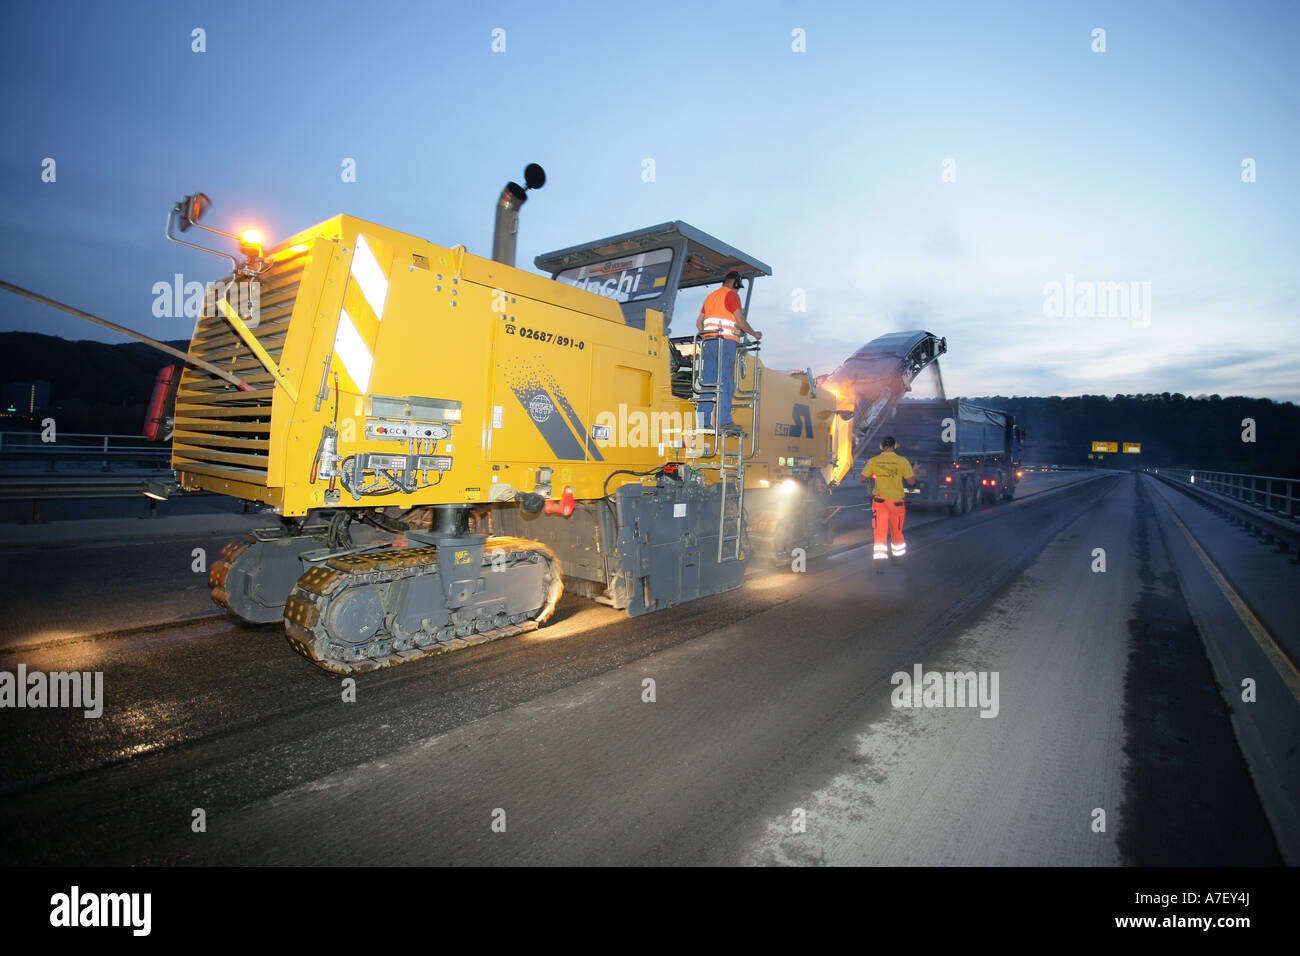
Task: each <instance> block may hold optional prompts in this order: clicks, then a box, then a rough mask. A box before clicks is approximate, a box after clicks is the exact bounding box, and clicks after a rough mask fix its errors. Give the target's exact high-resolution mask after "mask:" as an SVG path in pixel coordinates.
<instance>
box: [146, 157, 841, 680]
mask: <svg viewBox="0 0 1300 956" xmlns="http://www.w3.org/2000/svg"><path fill="white" fill-rule="evenodd" d="M544 181H545V176H544V173H543V172H542V170H541V168H540V167H538V166H536V165H533V166H530V167H529V168H528V169H527V170H526V171H525V182H526V184H527V188H538V187H540V186H541V185H542V184H543V183H544ZM526 198H527V189H526V188H525V187H522V186H519V185H518V184H516V183H509V184H508V185H507V186H506V187H505V189H504V190H503V192H502V194H501V197H500V199H499V201H498V204H497V221H496V231H495V236H494V242H493V247H494V248H493V258H491V259H485V258H480V257H478V256H475V255H471V254H470V253H468V252H467V251H466V250H465V248H464V247H463V246H439V245H435V244H433V243H431V242H428V241H426V240H424V239H419V238H416V237H414V236H410V235H406V234H404V233H400V232H396V231H394V230H392V229H388V228H385V227H383V226H380V225H376V224H374V223H370V222H365V221H363V220H360V219H355V218H353V217H350V216H343V215H340V216H336V217H334V218H332V219H328V220H326V221H325V222H322V223H320V224H319V225H316V226H313V227H311V228H310V229H306V230H303V231H302V232H299V233H297V234H295V235H292V236H289V237H287V238H285V239H283V240H282V241H281V242H279V243H277V244H275V245H269V246H265V247H264V246H263V245H262V244H261V243H260V237H258V236H255V235H248V234H245V235H244V236H242V237H233V236H232V237H231V238H232V239H236V241H237V242H238V244H239V248H240V255H239V256H228V258H230V259H231V261H232V263H233V269H232V272H231V274H230V275H229V276H227V277H226V278H225V279H223V280H222V281H220V282H217V283H214V284H212V285H210V286H209V289H208V298H207V301H206V303H205V307H204V309H203V312H202V315H201V316H200V318H199V320H198V322H197V324H196V327H195V330H194V336H193V340H192V342H191V344H190V348H189V354H188V364H187V367H186V369H185V371H184V373H183V375H182V376H181V378H180V381H179V385H178V388H177V392H176V397H175V411H174V420H173V425H174V433H173V453H172V454H173V457H172V467H173V468H174V470H175V472H176V482H177V484H178V485H179V486H180V488H182V489H185V490H200V489H201V490H205V491H209V492H217V493H220V494H224V495H231V496H235V497H237V498H242V499H245V500H247V501H253V502H260V503H262V504H263V505H266V506H269V509H270V510H271V511H273V512H274V513H276V514H278V515H279V526H278V527H274V528H270V529H267V530H264V531H258V532H255V533H253V534H251V535H248V536H247V537H245V538H243V539H241V540H238V541H233V542H231V543H230V544H228V545H226V547H225V548H224V549H223V550H222V552H221V557H220V559H219V560H217V561H215V562H213V565H212V567H211V570H210V583H211V586H212V594H213V597H214V598H215V599H216V601H217V602H218V603H220V604H221V605H222V606H224V607H226V608H228V609H229V611H230V612H231V613H232V614H234V615H236V616H237V617H239V618H242V619H244V620H246V621H251V622H270V621H277V620H280V619H283V620H284V624H285V629H286V631H287V633H288V637H289V641H290V643H291V644H292V645H293V647H294V648H295V649H297V650H298V651H299V652H300V653H302V654H303V655H304V656H305V657H307V658H309V659H310V660H312V661H314V662H315V663H316V664H318V665H320V666H321V667H323V668H326V669H328V670H331V671H335V672H339V673H349V672H355V671H366V670H371V669H374V668H378V667H383V666H386V665H390V664H395V663H400V662H403V661H407V660H411V659H415V658H419V657H423V656H426V655H429V654H435V653H440V652H442V651H446V650H450V649H455V648H460V647H464V646H466V645H469V644H476V643H481V642H483V641H486V640H492V639H495V638H500V637H506V636H509V635H512V634H518V633H520V632H523V631H526V630H529V629H532V628H535V627H537V626H538V625H540V624H542V623H544V622H545V621H546V620H547V618H548V617H549V616H550V615H551V613H552V612H553V611H554V609H555V606H556V602H557V601H558V599H559V597H560V595H561V592H562V589H563V588H564V587H565V586H567V587H568V588H569V589H570V590H571V591H574V592H576V593H578V594H580V595H583V596H585V597H587V598H590V599H592V600H595V601H599V602H601V603H604V604H607V605H610V606H612V607H614V608H618V609H622V610H625V611H626V612H627V613H628V614H629V615H640V614H645V613H647V612H650V611H654V610H657V609H661V608H667V607H671V606H673V605H676V604H680V603H682V602H684V601H691V600H695V599H698V598H703V597H707V596H709V595H713V594H717V593H719V592H723V591H727V590H730V589H733V588H737V587H739V586H741V584H742V583H743V580H744V577H745V570H746V566H747V565H748V564H749V562H750V561H752V560H755V559H756V558H761V559H763V560H771V559H772V558H774V557H781V556H783V555H786V554H788V553H789V552H790V551H791V549H793V548H795V547H799V548H804V549H806V550H807V551H808V552H810V553H812V552H815V550H816V549H818V548H820V547H822V546H824V545H825V544H827V543H828V542H829V538H830V514H831V511H830V509H828V508H827V507H826V500H827V486H828V483H831V482H835V481H838V480H839V478H841V477H843V475H844V474H845V473H846V472H847V470H848V469H849V468H850V467H851V463H852V462H851V450H852V436H851V426H852V421H851V419H852V413H851V405H850V406H846V407H845V408H844V409H837V398H836V395H835V394H834V392H832V391H831V390H830V389H828V388H824V387H821V386H818V385H816V384H815V382H814V379H813V377H812V373H811V371H806V372H805V371H799V372H785V371H775V370H771V369H767V368H765V367H764V366H763V363H762V361H761V360H760V359H759V357H758V351H759V346H758V344H757V343H751V342H744V343H742V344H741V346H740V349H739V352H738V357H737V368H736V378H735V382H736V391H735V399H734V402H733V408H734V418H735V422H736V423H737V424H738V425H739V426H740V428H739V429H736V430H725V429H724V430H721V431H719V432H717V433H715V432H714V431H711V430H706V429H703V428H699V427H697V415H696V406H697V403H698V402H700V401H701V400H716V399H717V397H718V395H717V392H718V386H717V383H716V382H711V381H706V380H704V378H703V368H704V363H703V362H702V360H701V355H702V353H701V342H700V340H699V339H698V338H697V337H695V336H694V335H693V334H692V335H682V336H673V335H670V334H669V333H670V326H671V323H672V321H673V307H674V304H675V302H676V300H677V296H678V293H679V292H680V291H681V290H684V289H690V288H693V287H697V286H705V285H710V284H717V283H720V282H721V281H722V279H723V277H724V276H725V275H726V274H727V273H728V272H732V271H735V272H738V273H739V274H740V275H741V277H742V278H743V280H744V281H745V282H746V283H748V286H749V288H748V292H747V297H746V300H745V306H746V309H748V306H749V297H750V296H752V293H753V280H754V279H755V278H757V277H759V276H767V275H770V274H771V270H770V269H769V268H768V267H767V266H766V265H765V264H763V263H762V262H760V261H758V260H757V259H754V258H752V257H751V256H748V255H746V254H745V253H743V252H740V251H739V250H737V249H734V248H732V247H731V246H729V245H727V244H725V243H722V242H719V241H718V240H716V239H714V238H712V237H711V236H708V235H706V234H705V233H703V232H701V231H699V230H698V229H695V228H693V227H691V226H689V225H687V224H686V223H684V222H667V223H663V224H661V225H657V226H652V227H650V228H646V229H639V230H636V231H634V232H628V233H624V234H623V235H618V236H613V237H611V238H608V239H602V240H599V241H597V242H590V243H586V244H583V245H578V246H573V247H570V248H567V249H562V250H559V251H557V252H553V253H549V254H547V255H542V256H539V257H537V259H536V260H535V264H536V265H537V267H538V268H539V270H541V271H542V272H545V273H547V274H548V275H549V277H544V276H541V275H537V274H534V273H531V272H528V271H524V270H522V269H518V268H515V266H514V255H515V250H514V246H515V238H516V234H517V229H518V214H519V209H520V207H521V206H522V204H523V203H524V202H525V201H526ZM206 205H207V198H206V197H205V196H203V194H201V193H200V194H195V195H194V196H190V197H186V199H185V200H182V202H180V203H178V204H176V206H175V207H174V208H173V210H172V213H171V217H170V218H169V220H168V228H167V234H168V237H169V238H173V239H176V240H177V241H183V240H181V239H180V238H179V236H177V235H174V230H175V229H176V228H177V227H179V229H180V230H181V231H186V230H188V229H189V228H191V227H194V226H199V223H198V218H199V216H200V215H201V214H202V212H203V210H204V208H205V206H206ZM200 228H203V229H208V230H209V231H216V230H211V229H210V227H207V226H202V227H200ZM222 235H228V234H224V233H223V234H222ZM187 244H189V245H194V246H196V248H205V247H203V246H199V245H198V244H196V243H187ZM207 251H216V250H211V249H208V250H207ZM747 314H748V312H747ZM681 318H682V319H683V320H684V321H683V322H682V323H681V324H682V325H685V326H687V327H689V329H690V330H691V331H692V332H694V319H695V316H694V315H693V314H692V315H685V316H682V317H681Z"/></svg>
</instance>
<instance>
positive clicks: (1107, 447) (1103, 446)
mask: <svg viewBox="0 0 1300 956" xmlns="http://www.w3.org/2000/svg"><path fill="white" fill-rule="evenodd" d="M1092 450H1093V451H1109V452H1117V451H1119V442H1115V441H1095V442H1093V443H1092Z"/></svg>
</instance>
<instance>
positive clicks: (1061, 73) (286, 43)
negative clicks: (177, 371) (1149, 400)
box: [0, 0, 1300, 401]
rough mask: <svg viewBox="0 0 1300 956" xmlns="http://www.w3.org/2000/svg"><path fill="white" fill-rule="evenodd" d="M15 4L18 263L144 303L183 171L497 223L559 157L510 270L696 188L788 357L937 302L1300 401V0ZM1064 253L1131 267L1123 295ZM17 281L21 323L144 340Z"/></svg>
mask: <svg viewBox="0 0 1300 956" xmlns="http://www.w3.org/2000/svg"><path fill="white" fill-rule="evenodd" d="M0 16H3V22H4V30H3V31H0V74H2V75H3V80H4V82H3V86H2V89H3V94H2V95H3V97H4V116H5V134H4V138H3V142H2V143H0V277H2V278H4V279H7V280H9V281H11V282H14V283H17V284H19V285H22V286H26V287H29V288H32V289H35V290H37V291H39V292H43V293H44V294H46V295H50V296H53V297H54V298H58V299H62V300H65V301H67V302H70V303H71V304H73V305H76V306H79V307H81V308H84V309H87V310H89V311H92V312H96V313H99V314H101V315H104V316H105V317H106V318H109V319H112V320H113V321H116V322H119V323H121V324H124V325H127V326H130V327H133V328H137V329H139V330H140V331H142V332H144V333H146V334H149V335H153V336H156V337H160V338H167V339H178V338H188V336H189V333H190V330H191V327H192V320H189V319H184V318H174V319H168V318H155V317H154V315H153V314H152V311H151V310H152V305H153V301H154V294H153V291H152V289H153V286H154V284H155V283H156V282H159V281H170V280H171V278H172V276H173V275H174V274H175V273H182V274H183V275H184V276H185V279H186V280H190V281H194V280H197V281H206V280H210V279H213V278H216V277H217V276H218V275H219V274H220V273H221V271H222V268H221V263H220V261H219V260H217V259H215V258H213V257H209V256H205V255H203V254H202V253H199V252H195V251H192V250H187V249H185V248H183V247H180V246H176V245H174V244H171V243H168V242H166V241H165V240H164V239H163V236H162V230H163V223H164V219H165V217H166V213H167V210H168V208H169V207H170V205H171V203H173V202H174V201H175V200H176V199H178V198H179V197H180V196H182V195H183V194H185V193H189V192H194V191H196V190H200V189H201V190H203V191H204V192H206V193H207V194H208V195H209V196H211V197H212V199H213V200H214V202H215V205H214V206H213V208H212V211H211V213H210V219H208V220H205V221H209V222H211V224H212V225H214V226H217V227H219V228H224V229H228V230H234V229H236V228H240V227H243V226H245V225H257V226H259V227H260V228H261V229H262V230H263V232H264V233H265V234H266V235H267V236H268V238H271V239H275V238H278V237H280V236H283V235H286V234H289V233H291V232H295V231H297V230H299V229H301V228H304V227H306V226H308V225H311V224H313V223H315V222H318V221H320V220H323V219H326V218H328V217H329V216H331V215H334V214H336V213H339V212H345V213H349V214H352V215H356V216H360V217H362V218H365V219H369V220H372V221H375V222H378V223H382V224H384V225H387V226H391V227H393V228H396V229H400V230H403V231H405V232H409V233H413V234H416V235H419V236H422V237H424V238H427V239H429V240H432V241H434V242H437V243H439V244H442V245H454V244H457V243H462V244H464V245H466V246H468V247H469V249H470V250H471V251H473V252H477V253H480V254H483V255H487V254H489V252H490V245H491V231H492V209H493V205H494V202H495V199H496V196H497V194H498V192H499V191H500V189H501V186H502V185H503V184H504V183H505V182H506V180H508V179H519V178H520V176H521V172H522V168H523V166H524V164H525V163H527V162H538V163H541V164H542V165H543V166H545V168H546V170H547V173H548V176H549V182H548V183H547V185H546V187H545V189H543V190H542V191H541V192H539V193H535V194H533V197H532V198H531V199H530V201H529V203H528V205H527V206H526V207H525V208H524V210H523V220H522V225H521V235H520V242H519V260H518V261H519V263H520V265H522V266H525V267H529V268H531V263H532V259H533V257H534V256H535V255H537V254H538V253H541V252H545V251H549V250H552V249H556V248H560V247H563V246H567V245H572V244H575V243H579V242H583V241H586V240H589V239H594V238H598V237H601V236H607V235H611V234H615V233H619V232H624V231H627V230H630V229H635V228H638V227H640V226H645V225H650V224H652V223H657V222H662V221H665V220H669V219H682V220H685V221H687V222H689V223H691V224H692V225H694V226H696V227H698V228H700V229H702V230H704V231H705V232H708V233H711V234H712V235H715V236H717V237H718V238H720V239H722V240H723V241H725V242H728V243H730V244H732V245H734V246H736V247H738V248H740V249H742V250H744V251H746V252H748V253H750V254H752V255H753V256H755V257H757V258H759V259H761V260H763V261H765V262H767V263H769V264H770V265H771V266H772V267H773V272H774V275H773V277H771V278H767V279H762V280H760V281H759V282H758V283H757V284H756V286H755V290H754V302H753V308H752V310H751V316H750V321H751V322H752V324H754V325H755V326H756V327H757V328H759V329H761V330H763V331H764V333H765V338H764V340H763V345H764V356H765V359H766V361H767V362H768V364H769V365H773V366H776V367H791V368H793V367H798V368H803V367H805V366H811V367H812V368H813V369H814V370H815V371H819V372H824V371H830V370H832V369H833V368H834V367H835V366H836V365H838V364H839V362H840V361H841V360H842V359H843V358H844V357H845V356H847V355H848V354H850V353H851V352H852V351H854V350H855V349H856V348H857V347H858V346H860V345H861V344H862V343H864V342H866V341H867V340H869V339H872V338H874V337H875V336H877V335H880V334H882V333H885V332H890V331H896V330H901V329H917V328H920V329H927V330H929V331H932V332H935V333H936V334H939V335H943V336H946V337H947V339H948V346H949V354H948V356H947V357H946V358H945V360H944V362H943V370H944V378H945V383H946V385H947V387H948V391H949V392H950V393H951V394H967V395H983V394H995V393H1001V394H1018V395H1047V394H1060V395H1077V394H1083V393H1094V394H1096V393H1105V394H1109V393H1115V392H1123V393H1128V392H1163V391H1170V392H1174V391H1179V392H1184V393H1186V394H1191V395H1195V394H1201V393H1213V392H1217V393H1220V394H1224V395H1228V394H1242V395H1251V396H1264V397H1270V398H1274V399H1280V400H1290V401H1296V400H1300V357H1298V353H1297V349H1296V348H1295V346H1296V344H1297V340H1298V339H1300V336H1297V333H1296V328H1297V325H1296V323H1297V319H1298V318H1300V316H1298V315H1297V312H1298V306H1300V281H1298V278H1297V277H1298V276H1300V268H1298V267H1297V262H1298V261H1300V257H1298V255H1297V253H1298V252H1300V243H1298V242H1297V238H1298V237H1300V215H1298V214H1300V208H1298V207H1300V202H1298V197H1300V185H1298V184H1300V168H1298V167H1300V141H1298V140H1300V108H1298V105H1300V55H1297V53H1296V50H1297V49H1300V30H1298V26H1300V3H1294V2H1280V3H1265V2H1250V0H1245V2H1232V3H1226V2H1225V3H1203V2H1185V0H1184V2H1134V0H1129V2H1117V3H1064V2H1061V3H1057V2H1052V3H1046V2H1045V3H1039V4H1032V3H975V2H963V3H923V2H912V3H908V2H889V3H868V2H860V3H818V2H810V3H802V2H801V3H796V2H791V0H786V2H749V3H743V4H734V3H732V4H710V3H701V2H695V3H677V2H655V3H642V2H638V3H616V4H611V3H577V2H574V3H566V2H562V0H561V2H550V3H490V2H482V3H476V4H463V3H456V4H452V3H436V2H425V3H384V2H375V3H369V4H362V3H333V2H316V3H310V4H309V3H293V2H276V3H258V4H249V3H239V2H228V3H220V4H211V5H201V4H188V3H177V2H166V3H164V2H114V3H105V2H95V3H60V2H48V3H17V2H6V3H5V5H4V7H3V13H2V14H0ZM196 28H201V29H202V30H203V31H204V38H205V43H206V51H205V52H201V53H198V52H194V51H193V50H192V44H193V40H192V35H193V34H192V31H194V30H195V29H196ZM497 29H501V30H504V31H505V32H504V37H503V39H504V47H505V48H504V51H500V52H498V51H494V49H493V45H494V35H493V31H494V30H497ZM1098 30H1103V31H1104V51H1099V50H1097V49H1095V48H1096V47H1098V46H1100V42H1101V40H1102V39H1103V37H1102V36H1101V35H1098V34H1096V33H1095V31H1098ZM497 37H498V39H497V41H496V45H497V46H498V47H500V46H501V42H502V40H501V35H500V34H498V35H497ZM47 158H50V159H53V160H54V161H55V171H56V177H55V181H54V182H44V181H42V168H43V165H42V164H43V161H44V160H45V159H47ZM346 159H352V160H354V161H355V166H356V181H355V182H344V181H342V177H341V175H340V171H341V166H342V163H343V162H344V160H346ZM647 160H652V161H653V172H654V175H653V178H652V180H651V181H647V178H648V177H647V176H645V175H643V172H644V170H646V169H647V166H648V164H647V162H646V161H647ZM1252 173H1253V177H1252V175H1251V174H1252ZM1251 178H1253V180H1254V181H1243V180H1244V179H1251ZM1067 277H1068V278H1067ZM1053 283H1055V284H1058V285H1059V287H1060V288H1062V289H1064V288H1065V286H1066V285H1067V283H1069V287H1070V289H1071V290H1072V295H1075V296H1077V295H1088V296H1090V295H1091V292H1092V291H1093V290H1095V289H1097V288H1101V289H1105V288H1106V286H1105V285H1104V284H1106V283H1125V289H1127V290H1132V291H1136V293H1137V294H1136V296H1134V297H1133V298H1132V299H1131V301H1130V302H1129V303H1128V310H1127V312H1126V313H1125V314H1121V315H1099V314H1094V313H1095V312H1096V310H1095V309H1094V310H1093V311H1092V312H1090V311H1089V308H1088V305H1087V300H1086V299H1074V298H1071V300H1070V301H1069V302H1066V303H1065V307H1064V308H1054V307H1053V305H1052V288H1053ZM1112 288H1114V287H1112ZM1080 290H1085V291H1084V292H1080ZM0 296H3V297H2V298H0V330H6V331H8V330H31V331H40V332H46V333H50V334H55V335H62V336H65V337H68V338H97V339H102V340H105V341H120V340H121V339H120V338H115V337H114V336H112V334H111V333H108V332H103V331H101V330H100V329H98V328H96V327H95V326H92V325H89V324H86V323H82V322H79V321H78V320H76V319H73V318H71V317H66V316H63V315H61V314H59V313H56V312H53V311H51V310H48V309H45V308H43V307H41V306H38V305H35V304H33V303H29V302H26V301H24V300H20V299H18V298H16V297H13V296H11V295H9V294H7V293H0ZM1105 299H1106V295H1105V293H1104V292H1103V293H1102V295H1101V300H1102V301H1105ZM800 301H802V302H803V303H804V308H803V309H802V310H800V309H799V308H796V306H797V305H798V303H799V302H800ZM1057 301H1058V304H1059V303H1060V299H1058V300H1057ZM692 316H693V310H691V314H690V315H688V316H682V315H681V314H680V313H679V316H678V321H677V323H676V324H675V327H674V332H678V333H682V332H686V331H688V326H689V324H690V323H689V318H690V317H692Z"/></svg>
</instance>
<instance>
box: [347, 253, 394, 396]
mask: <svg viewBox="0 0 1300 956" xmlns="http://www.w3.org/2000/svg"><path fill="white" fill-rule="evenodd" d="M352 275H353V276H355V277H356V280H357V285H358V286H360V287H361V294H362V295H363V296H365V298H366V304H368V305H369V306H370V309H371V311H373V312H374V313H375V318H376V319H379V320H380V321H381V322H382V321H383V319H384V300H386V299H387V298H388V280H387V279H385V278H384V270H383V268H382V267H381V266H380V265H379V260H378V259H376V258H375V254H374V253H373V252H371V251H370V246H368V245H367V244H366V240H365V237H364V236H357V251H356V252H354V253H353V254H352ZM357 384H358V385H360V384H361V383H360V382H358V383H357Z"/></svg>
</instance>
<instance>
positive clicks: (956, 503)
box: [948, 485, 965, 518]
mask: <svg viewBox="0 0 1300 956" xmlns="http://www.w3.org/2000/svg"><path fill="white" fill-rule="evenodd" d="M963 496H964V494H963V492H962V489H961V486H960V485H958V486H957V497H956V498H954V499H953V500H952V501H950V502H948V514H950V515H952V516H953V517H954V518H955V517H957V516H958V515H960V514H965V512H964V511H963V510H962V507H961V502H962V498H963Z"/></svg>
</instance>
